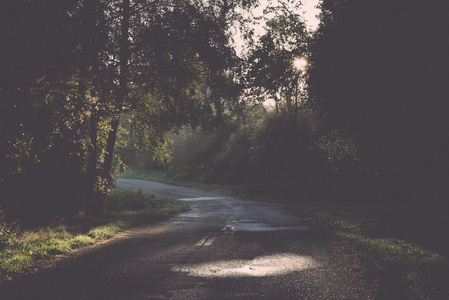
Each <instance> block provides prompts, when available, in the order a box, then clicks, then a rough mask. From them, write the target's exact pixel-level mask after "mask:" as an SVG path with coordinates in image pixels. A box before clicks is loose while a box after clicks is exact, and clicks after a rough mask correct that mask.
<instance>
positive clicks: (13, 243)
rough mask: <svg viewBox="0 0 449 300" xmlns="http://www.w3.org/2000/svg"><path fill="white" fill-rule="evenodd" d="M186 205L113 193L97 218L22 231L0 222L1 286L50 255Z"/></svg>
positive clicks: (147, 195) (164, 215)
mask: <svg viewBox="0 0 449 300" xmlns="http://www.w3.org/2000/svg"><path fill="white" fill-rule="evenodd" d="M189 209H190V207H189V205H188V204H187V203H185V202H182V201H179V200H175V199H169V198H166V197H161V196H155V195H152V194H147V193H142V192H141V191H138V192H131V191H124V190H120V189H114V190H112V191H111V193H110V195H109V196H108V197H107V198H106V201H105V212H104V214H103V215H102V216H101V217H99V218H88V217H81V216H80V217H78V218H74V219H71V220H62V221H61V220H60V221H58V222H57V224H56V223H55V224H51V225H48V226H46V227H43V228H36V229H34V230H27V231H21V230H20V228H18V227H17V226H14V225H7V224H5V223H4V222H3V221H2V219H0V282H1V281H3V280H5V279H7V278H9V277H11V276H13V275H14V274H17V273H23V272H26V271H27V270H28V269H29V268H30V267H31V266H32V265H33V264H34V263H35V262H36V261H38V260H40V259H42V258H46V257H49V256H50V255H54V254H60V253H64V252H68V251H70V250H72V249H75V248H79V247H82V246H85V245H89V244H93V243H95V242H96V241H98V240H101V239H106V238H109V237H112V236H114V235H115V234H117V233H118V232H120V231H122V230H125V229H128V228H130V227H132V226H136V225H139V224H143V223H149V222H153V221H157V220H161V219H163V218H165V217H167V216H170V215H173V214H176V213H180V212H184V211H187V210H189Z"/></svg>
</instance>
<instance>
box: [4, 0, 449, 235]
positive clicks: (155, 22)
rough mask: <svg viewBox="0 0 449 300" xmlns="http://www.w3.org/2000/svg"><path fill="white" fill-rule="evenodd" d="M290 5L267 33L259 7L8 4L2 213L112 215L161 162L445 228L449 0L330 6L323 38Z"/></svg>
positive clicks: (272, 19) (43, 217)
mask: <svg viewBox="0 0 449 300" xmlns="http://www.w3.org/2000/svg"><path fill="white" fill-rule="evenodd" d="M278 4H279V5H277V6H269V7H268V8H266V12H267V16H269V17H267V18H266V20H265V32H264V34H263V35H261V36H256V35H253V34H252V31H251V30H250V29H245V26H247V25H248V24H249V23H251V21H252V20H251V19H250V18H248V17H247V16H246V15H245V14H244V13H243V12H244V11H245V10H250V9H251V8H252V7H255V6H257V5H258V3H257V2H254V1H220V0H210V1H188V0H169V1H148V0H120V1H119V0H117V1H103V0H64V1H56V0H51V1H49V0H46V1H39V0H33V1H25V0H15V1H13V0H7V1H2V3H1V4H0V39H1V43H0V70H1V71H0V76H1V77H0V105H1V108H0V149H1V150H0V151H1V156H0V166H1V167H0V189H1V192H0V193H1V194H0V205H1V207H0V209H1V211H2V214H3V215H4V218H5V219H6V220H8V221H12V220H21V222H23V223H30V224H31V223H36V224H37V223H42V222H48V221H50V220H52V219H54V218H55V217H56V216H60V215H64V216H65V215H67V216H70V215H76V214H78V213H79V212H80V211H82V212H84V213H85V214H91V215H98V214H101V211H102V204H103V199H104V196H105V195H106V194H107V193H108V190H109V188H110V187H111V185H112V183H113V180H112V178H113V176H114V175H115V174H118V173H117V172H120V171H122V170H123V169H126V168H147V169H148V168H159V169H160V168H163V169H166V170H167V171H168V172H169V174H171V175H172V176H173V177H179V178H184V179H185V178H191V179H195V180H197V181H198V180H203V181H208V182H220V183H227V184H239V185H241V184H244V185H245V186H246V188H247V189H248V190H249V191H251V192H253V193H256V194H260V195H272V194H277V195H280V196H281V197H282V198H285V199H287V200H289V201H295V199H308V200H326V201H330V202H342V201H346V202H365V203H371V204H375V205H380V206H384V207H389V208H390V209H391V211H392V212H394V213H395V214H396V215H401V214H407V215H409V216H410V215H411V216H413V218H412V219H413V224H408V225H410V226H412V227H410V228H413V230H417V231H420V233H421V234H422V236H426V237H427V238H429V239H432V238H435V237H436V235H437V233H447V232H449V223H448V222H447V218H446V216H447V214H448V213H449V202H448V199H449V198H448V197H449V184H448V183H449V175H448V171H447V170H448V167H449V159H448V157H447V154H448V153H449V136H448V130H449V118H448V111H449V101H448V95H449V90H448V89H449V85H448V82H449V73H448V70H449V60H448V59H447V53H449V49H448V47H449V44H448V43H446V39H447V37H448V36H449V19H448V18H446V16H445V13H446V11H447V9H448V8H449V7H448V6H449V4H448V3H447V2H446V1H441V0H430V1H405V0H396V1H384V0H381V1H368V0H322V1H321V2H320V8H321V15H320V21H321V23H320V26H319V28H318V29H317V30H316V31H314V32H310V31H309V30H307V26H306V24H305V22H304V20H303V19H302V17H301V15H300V14H298V13H296V11H297V10H295V7H296V6H300V5H301V3H300V1H285V2H282V1H280V2H279V3H278ZM236 27H238V28H240V29H241V30H242V32H244V33H245V34H244V38H246V42H247V44H248V45H247V50H248V51H247V52H245V53H244V54H242V55H237V54H236V51H235V50H234V48H233V35H232V34H231V32H232V29H233V28H236ZM267 103H268V104H267ZM399 221H400V218H398V222H399ZM408 225H407V226H408ZM410 228H409V230H411V229H410ZM428 228H432V230H431V231H428V230H427V229H428ZM436 229H438V230H436ZM430 232H432V234H433V235H435V236H434V237H432V234H430Z"/></svg>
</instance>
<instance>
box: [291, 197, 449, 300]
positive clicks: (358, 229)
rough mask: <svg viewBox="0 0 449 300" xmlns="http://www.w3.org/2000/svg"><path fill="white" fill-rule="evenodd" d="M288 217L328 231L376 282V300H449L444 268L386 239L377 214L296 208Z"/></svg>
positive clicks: (361, 209)
mask: <svg viewBox="0 0 449 300" xmlns="http://www.w3.org/2000/svg"><path fill="white" fill-rule="evenodd" d="M290 209H291V211H292V212H294V213H295V214H296V215H298V216H300V217H301V218H302V219H304V220H307V221H308V222H309V223H311V224H312V225H315V226H319V227H322V228H326V229H327V230H330V231H332V232H333V233H334V234H335V236H336V237H337V238H338V239H339V240H340V241H342V244H343V246H344V247H349V248H351V249H355V250H356V252H357V254H358V255H359V257H360V258H361V261H362V262H364V267H365V274H366V276H367V277H368V279H373V280H374V279H377V280H380V287H379V291H378V294H377V297H376V298H377V299H449V286H448V285H447V278H449V262H448V260H447V259H446V258H445V257H443V256H440V255H438V254H436V253H434V252H432V251H430V250H428V249H425V248H424V247H422V246H420V245H417V244H414V243H411V242H408V241H406V240H403V239H400V238H396V237H393V236H390V234H389V232H388V226H385V225H384V224H380V223H381V221H380V220H382V219H383V218H382V212H379V211H375V210H373V208H369V207H367V206H358V207H357V206H356V205H354V204H350V205H343V204H326V203H316V202H314V203H300V204H292V205H291V208H290Z"/></svg>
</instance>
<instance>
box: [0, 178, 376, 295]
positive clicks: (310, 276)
mask: <svg viewBox="0 0 449 300" xmlns="http://www.w3.org/2000/svg"><path fill="white" fill-rule="evenodd" d="M117 185H118V186H119V187H121V188H124V189H130V190H138V189H140V190H142V191H144V192H150V193H154V194H159V195H164V196H169V197H172V198H176V199H181V200H183V201H187V202H189V204H190V206H191V210H190V211H189V212H186V213H182V214H179V215H177V216H174V217H172V218H170V219H168V220H167V221H164V222H162V223H158V224H152V225H145V226H140V227H136V228H133V229H130V230H128V231H125V232H123V233H120V234H119V235H118V236H117V237H115V238H113V239H112V240H109V241H107V242H104V243H102V244H100V245H96V246H92V247H88V248H85V249H81V250H78V251H75V252H73V253H71V254H69V255H66V256H64V257H63V258H60V259H56V261H55V262H54V263H53V264H50V266H48V267H47V268H46V269H45V270H42V271H39V272H36V273H35V274H31V275H28V276H25V277H24V278H22V279H20V280H16V281H14V282H13V283H12V284H9V285H7V286H6V287H3V288H2V289H0V299H2V300H3V299H5V300H6V299H46V300H47V299H180V300H181V299H186V300H187V299H191V300H193V299H195V300H197V299H210V300H216V299H245V300H246V299H257V300H260V299H282V300H284V299H372V295H371V293H372V285H373V284H372V283H367V282H366V281H365V280H364V279H363V276H362V275H360V269H359V268H358V266H357V262H356V260H354V257H353V256H351V255H350V254H348V253H345V252H342V251H341V250H340V248H339V247H338V245H336V244H335V241H333V239H332V238H331V237H330V236H328V235H327V234H325V233H323V232H319V231H316V230H313V229H311V228H309V227H307V226H305V225H304V223H302V222H301V220H298V219H297V218H296V217H294V216H292V215H289V214H287V213H286V212H285V210H284V208H283V207H282V206H281V205H276V204H269V203H260V202H253V201H244V200H239V199H236V198H233V197H228V196H222V195H218V194H214V193H210V192H207V191H203V190H199V189H193V188H186V187H178V186H171V185H166V184H160V183H154V182H149V181H145V180H136V179H118V180H117Z"/></svg>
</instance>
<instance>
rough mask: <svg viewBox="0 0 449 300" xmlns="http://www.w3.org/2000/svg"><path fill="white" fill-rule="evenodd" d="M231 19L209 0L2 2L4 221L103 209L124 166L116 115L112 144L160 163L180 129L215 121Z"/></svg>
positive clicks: (229, 62)
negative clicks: (146, 150) (145, 151)
mask: <svg viewBox="0 0 449 300" xmlns="http://www.w3.org/2000/svg"><path fill="white" fill-rule="evenodd" d="M238 5H240V6H248V5H251V1H241V2H238ZM236 18H237V13H236V10H235V7H234V6H228V5H227V4H226V3H221V2H215V1H211V2H208V1H204V2H203V1H200V2H191V1H168V2H167V1H165V2H157V1H156V2H154V1H147V0H114V1H105V0H86V1H80V0H63V1H55V0H50V1H46V2H45V3H43V2H42V1H22V0H20V1H9V0H8V1H3V2H2V3H1V4H0V25H1V26H0V28H1V29H0V35H1V36H2V38H3V37H4V38H5V41H6V42H4V43H3V42H2V43H1V46H0V67H1V70H2V72H1V74H0V76H1V77H0V99H1V101H0V102H1V109H0V151H1V153H4V154H5V155H3V156H2V157H1V158H0V165H1V166H2V167H1V168H0V189H1V190H2V194H3V195H4V196H2V199H1V202H0V205H1V209H2V210H4V211H5V212H6V213H7V218H8V219H9V220H14V219H20V220H21V222H22V223H23V224H25V225H33V224H32V223H35V224H38V223H40V224H43V223H45V222H48V221H49V220H52V219H53V218H54V217H56V216H65V217H70V216H74V215H76V214H77V213H78V212H79V211H80V210H84V211H85V212H86V213H87V214H99V213H101V210H102V205H103V203H104V197H105V194H107V193H108V191H109V189H110V187H111V182H112V181H111V175H112V174H114V171H115V170H117V169H120V168H122V167H123V164H124V162H122V161H120V158H121V157H120V156H117V155H116V156H115V161H114V154H116V153H115V151H114V148H115V144H116V141H117V132H118V128H117V127H118V125H119V120H120V118H121V119H122V128H121V129H120V130H121V131H122V132H121V136H119V138H122V139H123V141H119V146H120V147H121V148H122V149H128V148H131V149H132V148H133V147H134V148H136V149H137V148H139V149H140V148H142V147H144V146H151V147H152V148H153V150H157V151H156V152H155V153H156V154H157V155H156V156H157V157H158V159H159V160H161V161H163V160H167V159H168V158H169V153H170V152H167V151H165V150H166V147H165V145H164V143H165V142H166V141H167V138H168V137H169V136H170V135H171V133H172V132H173V131H176V130H177V128H178V127H179V126H182V125H186V124H192V126H193V127H197V126H200V125H208V126H215V125H216V124H218V123H219V121H220V117H221V114H222V112H223V110H224V109H225V108H227V109H231V107H235V106H237V104H236V103H233V101H234V100H235V99H236V96H237V95H238V91H239V88H238V85H237V84H236V83H235V81H234V77H235V75H234V74H235V68H236V67H235V66H236V65H235V54H234V52H233V50H232V49H231V48H230V46H229V35H228V34H227V30H228V28H229V24H230V23H231V22H233V21H234V20H236ZM11 24H15V25H14V30H11V29H10V28H11V27H10V25H11ZM2 41H3V40H2ZM125 124H126V125H125ZM24 186H27V188H26V189H24V188H23V187H24ZM62 195H64V197H62Z"/></svg>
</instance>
